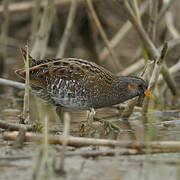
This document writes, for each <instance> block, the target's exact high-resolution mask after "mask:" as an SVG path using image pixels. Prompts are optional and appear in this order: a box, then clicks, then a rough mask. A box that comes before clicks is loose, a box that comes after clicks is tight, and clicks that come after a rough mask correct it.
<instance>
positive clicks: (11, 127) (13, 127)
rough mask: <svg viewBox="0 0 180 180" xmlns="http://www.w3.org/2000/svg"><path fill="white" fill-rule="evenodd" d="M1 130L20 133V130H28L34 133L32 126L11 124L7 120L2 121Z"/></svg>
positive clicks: (0, 121) (0, 123) (0, 122)
mask: <svg viewBox="0 0 180 180" xmlns="http://www.w3.org/2000/svg"><path fill="white" fill-rule="evenodd" d="M0 128H2V129H7V130H8V131H18V130H19V129H26V130H27V131H33V129H34V128H33V126H32V125H27V124H19V123H9V122H7V121H5V120H0Z"/></svg>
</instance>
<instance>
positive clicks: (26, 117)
mask: <svg viewBox="0 0 180 180" xmlns="http://www.w3.org/2000/svg"><path fill="white" fill-rule="evenodd" d="M26 52H27V53H26V61H25V69H26V79H25V92H24V106H23V122H22V123H23V124H24V123H25V124H27V123H28V122H29V49H28V46H27V47H26Z"/></svg>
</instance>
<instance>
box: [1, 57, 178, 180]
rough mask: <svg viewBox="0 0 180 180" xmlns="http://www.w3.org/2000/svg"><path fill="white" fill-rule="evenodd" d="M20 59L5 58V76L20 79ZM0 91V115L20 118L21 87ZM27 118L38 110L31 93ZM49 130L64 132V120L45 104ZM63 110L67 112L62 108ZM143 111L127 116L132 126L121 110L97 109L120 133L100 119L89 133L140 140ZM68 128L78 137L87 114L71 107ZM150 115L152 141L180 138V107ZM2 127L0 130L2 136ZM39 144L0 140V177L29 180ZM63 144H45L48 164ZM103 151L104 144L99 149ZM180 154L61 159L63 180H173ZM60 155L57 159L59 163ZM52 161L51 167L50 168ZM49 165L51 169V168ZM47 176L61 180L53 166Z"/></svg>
mask: <svg viewBox="0 0 180 180" xmlns="http://www.w3.org/2000/svg"><path fill="white" fill-rule="evenodd" d="M20 64H21V62H19V63H18V65H17V62H16V63H15V62H13V61H11V60H9V61H7V67H6V72H8V73H6V74H5V77H6V78H8V79H12V80H16V81H20V80H19V79H18V78H16V76H15V75H14V72H13V70H14V69H16V68H19V67H22V66H21V65H20ZM1 90H2V91H1V94H0V119H1V120H4V121H7V122H14V123H17V122H19V117H18V116H19V115H20V114H21V112H22V105H23V94H24V92H23V91H20V90H17V89H14V88H11V87H1ZM30 102H31V106H30V113H31V120H32V121H35V120H36V118H37V117H38V112H39V111H40V110H39V109H38V108H37V107H38V106H37V104H36V103H37V102H39V100H35V97H34V96H31V97H30ZM49 108H50V113H49V123H50V127H49V130H50V131H51V132H52V133H54V134H62V130H63V122H61V121H60V120H59V118H58V116H57V115H56V113H55V108H53V107H49ZM64 111H67V110H64ZM140 111H141V109H140V108H136V109H135V111H134V113H133V115H132V116H131V118H130V121H129V122H130V126H127V124H126V123H125V122H123V121H122V120H120V118H119V116H118V114H119V113H120V111H119V110H117V109H116V108H104V109H100V110H98V111H97V113H96V117H99V118H104V119H107V120H109V121H111V122H113V123H115V124H116V125H118V126H119V127H120V128H122V129H123V132H120V133H117V132H116V131H114V130H113V129H112V128H110V127H108V126H105V125H104V124H102V123H99V122H95V125H96V127H97V128H96V131H95V133H93V137H96V138H109V139H119V140H131V139H132V132H133V138H134V137H135V139H137V140H143V139H144V137H145V135H146V130H145V129H147V127H149V126H148V123H147V124H146V125H144V124H143V123H142V117H141V113H140ZM68 112H69V114H70V116H71V129H70V133H71V135H73V136H79V128H80V125H81V124H82V123H84V122H86V112H81V111H70V110H68ZM149 117H151V119H150V120H151V122H152V124H151V125H152V134H151V135H152V140H162V141H164V140H177V141H179V140H180V133H179V132H180V110H179V111H178V108H176V109H175V110H172V108H169V109H166V111H165V110H161V111H160V110H158V111H155V110H154V111H150V112H149ZM2 133H3V130H2V129H0V136H1V135H2ZM40 147H41V145H38V144H35V143H25V144H24V147H23V148H20V149H15V148H14V147H13V146H12V142H8V141H2V140H1V141H0V179H2V180H3V179H15V180H16V179H27V180H28V179H32V177H33V172H34V169H33V167H35V165H36V164H37V156H38V154H39V150H40ZM87 149H89V150H91V149H92V147H87V148H84V149H83V148H76V149H75V148H72V147H68V150H69V151H84V150H87ZM60 150H61V147H60V146H59V145H56V146H55V145H53V146H50V147H49V161H50V162H51V160H52V158H53V157H54V154H55V153H56V154H60ZM102 150H103V148H102ZM179 159H180V154H179V153H164V154H157V155H148V157H147V155H136V156H115V157H101V156H99V157H96V158H84V157H81V156H72V157H67V158H66V160H65V170H66V176H63V177H62V176H61V179H72V180H74V179H77V180H79V179H82V180H83V179H89V180H93V179H94V180H97V179H103V180H105V179H107V180H109V179H138V180H139V179H176V178H178V177H179V168H180V167H179V162H180V161H179ZM58 160H59V158H58V157H57V161H58ZM50 166H51V165H49V167H50ZM49 169H51V168H49ZM44 173H45V174H46V173H47V174H46V175H47V177H48V178H47V179H59V178H60V177H59V176H57V175H55V174H54V173H53V172H51V170H48V171H47V172H44Z"/></svg>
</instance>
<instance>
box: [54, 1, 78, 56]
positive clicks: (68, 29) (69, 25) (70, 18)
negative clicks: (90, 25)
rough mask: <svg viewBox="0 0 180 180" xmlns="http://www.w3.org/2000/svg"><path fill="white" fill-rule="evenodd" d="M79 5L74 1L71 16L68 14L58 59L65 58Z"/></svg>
mask: <svg viewBox="0 0 180 180" xmlns="http://www.w3.org/2000/svg"><path fill="white" fill-rule="evenodd" d="M77 5H78V1H77V0H72V2H71V6H70V10H69V14H68V18H67V23H66V27H65V30H64V33H63V35H62V39H61V41H60V43H59V48H58V53H57V56H56V57H57V58H58V57H64V54H65V50H66V46H67V43H68V40H69V37H70V35H71V32H72V26H73V22H74V19H75V16H76V9H77Z"/></svg>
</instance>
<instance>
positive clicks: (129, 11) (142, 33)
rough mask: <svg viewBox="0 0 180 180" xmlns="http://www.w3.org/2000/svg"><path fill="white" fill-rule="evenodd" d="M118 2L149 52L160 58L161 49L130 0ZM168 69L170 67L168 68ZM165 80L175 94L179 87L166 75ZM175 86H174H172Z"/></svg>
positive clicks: (154, 57)
mask: <svg viewBox="0 0 180 180" xmlns="http://www.w3.org/2000/svg"><path fill="white" fill-rule="evenodd" d="M118 2H120V3H121V5H122V7H123V9H124V11H125V13H126V15H127V16H128V18H129V20H130V21H131V22H132V24H133V25H134V28H135V29H136V31H137V32H138V34H139V36H140V37H141V39H142V41H143V43H144V45H145V47H146V49H147V51H148V52H149V54H150V55H151V56H152V58H153V59H158V58H159V57H160V54H159V51H158V49H157V48H156V47H155V45H154V44H153V42H152V41H151V40H150V38H149V37H148V35H147V33H146V32H145V30H144V28H143V27H142V25H141V24H140V23H139V22H138V20H137V18H136V16H135V15H134V14H133V12H132V9H131V7H130V6H129V3H128V1H126V0H118ZM164 67H166V65H163V66H162V68H163V69H164ZM167 70H168V68H167ZM169 75H170V73H167V74H166V76H169ZM163 78H164V80H165V81H166V83H167V85H168V87H169V89H170V90H171V93H172V94H173V95H174V89H176V91H177V87H176V84H175V82H174V81H172V82H171V84H170V83H169V81H167V80H166V77H164V76H163ZM168 79H171V80H173V78H172V77H169V78H168ZM172 86H173V88H172Z"/></svg>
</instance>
